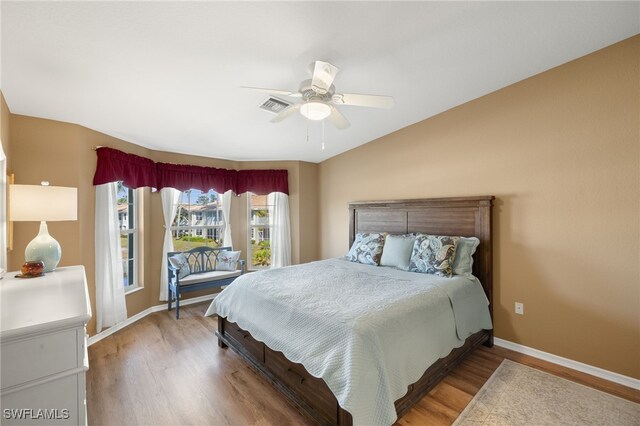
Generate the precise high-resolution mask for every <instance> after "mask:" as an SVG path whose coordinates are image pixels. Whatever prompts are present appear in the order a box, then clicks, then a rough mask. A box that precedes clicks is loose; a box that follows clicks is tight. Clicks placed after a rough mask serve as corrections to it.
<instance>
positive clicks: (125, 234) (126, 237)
mask: <svg viewBox="0 0 640 426" xmlns="http://www.w3.org/2000/svg"><path fill="white" fill-rule="evenodd" d="M117 191H118V193H117V209H118V227H119V229H120V250H121V251H122V272H123V277H122V281H123V284H124V286H125V287H131V286H135V285H136V261H135V259H136V203H135V196H136V194H135V190H133V189H130V188H127V187H126V186H124V185H123V184H122V182H118V189H117Z"/></svg>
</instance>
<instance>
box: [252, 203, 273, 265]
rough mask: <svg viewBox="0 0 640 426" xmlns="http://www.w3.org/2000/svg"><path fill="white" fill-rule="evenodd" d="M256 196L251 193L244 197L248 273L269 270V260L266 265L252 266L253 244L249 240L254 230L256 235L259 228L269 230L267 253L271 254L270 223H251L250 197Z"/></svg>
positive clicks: (271, 231)
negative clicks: (245, 203)
mask: <svg viewBox="0 0 640 426" xmlns="http://www.w3.org/2000/svg"><path fill="white" fill-rule="evenodd" d="M254 195H256V194H254V193H253V192H247V193H246V196H247V270H249V271H259V270H262V269H269V268H271V258H270V259H269V264H268V265H253V244H251V240H252V238H251V237H252V234H253V231H254V230H255V232H256V234H257V233H258V232H259V231H258V229H259V228H263V229H264V228H267V229H268V230H269V238H268V240H269V253H271V236H272V235H273V225H271V221H270V220H268V221H267V223H266V224H258V225H253V224H252V223H251V212H252V203H251V199H252V197H253V196H254ZM265 197H266V200H267V202H266V204H265V207H266V210H267V211H268V212H269V214H271V212H270V211H271V210H272V209H270V207H272V206H271V205H269V201H268V200H269V196H268V195H265Z"/></svg>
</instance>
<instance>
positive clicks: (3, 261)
mask: <svg viewBox="0 0 640 426" xmlns="http://www.w3.org/2000/svg"><path fill="white" fill-rule="evenodd" d="M0 206H2V208H1V209H0V269H2V270H4V271H5V272H6V270H7V238H8V234H7V157H6V155H4V150H3V149H2V143H0ZM0 276H1V275H0Z"/></svg>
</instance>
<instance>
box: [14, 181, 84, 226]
mask: <svg viewBox="0 0 640 426" xmlns="http://www.w3.org/2000/svg"><path fill="white" fill-rule="evenodd" d="M9 219H10V220H12V221H17V222H32V221H35V222H41V221H61V220H77V219H78V189H77V188H68V187H63V186H43V185H9Z"/></svg>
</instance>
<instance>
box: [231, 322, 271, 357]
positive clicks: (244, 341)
mask: <svg viewBox="0 0 640 426" xmlns="http://www.w3.org/2000/svg"><path fill="white" fill-rule="evenodd" d="M224 333H225V335H226V336H227V337H230V338H232V339H233V340H235V341H237V342H239V343H240V344H241V345H242V346H244V348H245V349H246V350H247V351H248V352H249V353H250V354H251V355H253V357H254V358H256V359H257V360H258V361H260V362H264V344H262V343H261V342H258V341H257V340H256V339H254V338H253V337H252V336H251V333H249V332H248V331H245V330H243V329H241V328H240V327H238V325H237V324H236V323H234V322H230V321H226V322H225V325H224Z"/></svg>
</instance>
